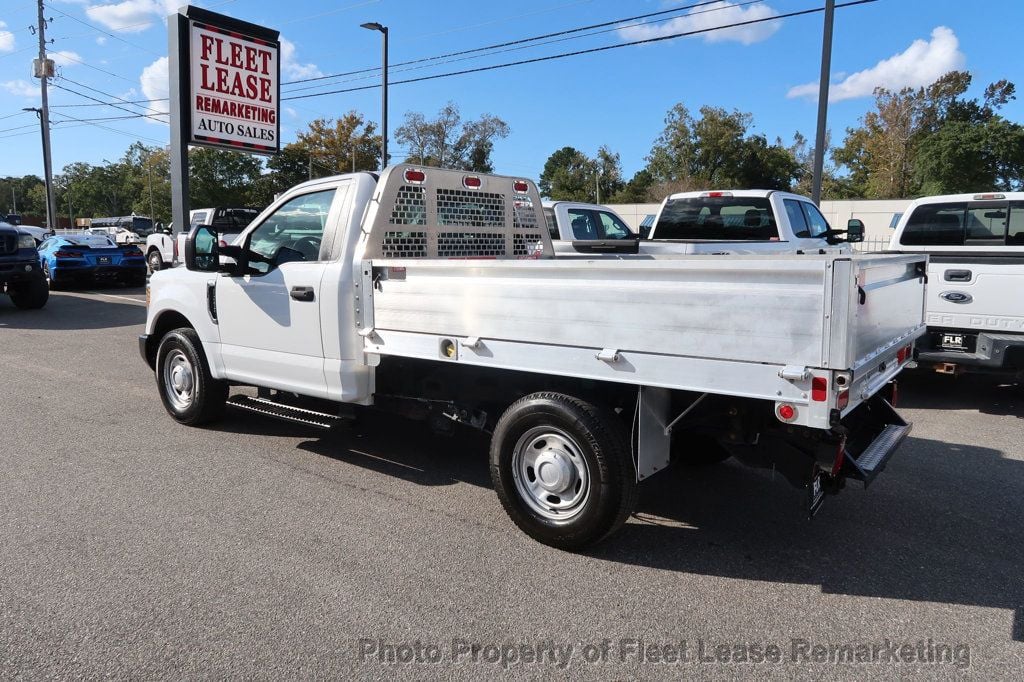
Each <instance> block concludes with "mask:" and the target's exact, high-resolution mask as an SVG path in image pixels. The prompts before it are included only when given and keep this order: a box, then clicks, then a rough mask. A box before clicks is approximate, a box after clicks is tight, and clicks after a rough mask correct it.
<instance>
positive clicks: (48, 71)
mask: <svg viewBox="0 0 1024 682" xmlns="http://www.w3.org/2000/svg"><path fill="white" fill-rule="evenodd" d="M37 4H38V9H39V16H38V21H37V24H36V35H37V36H39V60H38V61H37V62H36V64H35V65H34V66H35V69H34V70H35V75H36V76H37V77H38V78H39V86H40V88H39V89H40V95H41V96H42V108H41V109H40V111H39V125H40V126H41V127H42V131H43V173H44V174H45V176H46V227H47V229H50V230H52V229H54V227H55V226H56V223H57V205H56V203H55V202H54V196H53V168H52V166H51V165H50V104H49V101H48V99H47V93H46V86H47V84H48V82H49V79H50V78H51V77H53V60H51V59H47V58H46V17H45V16H43V10H44V7H43V0H37Z"/></svg>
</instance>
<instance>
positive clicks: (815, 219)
mask: <svg viewBox="0 0 1024 682" xmlns="http://www.w3.org/2000/svg"><path fill="white" fill-rule="evenodd" d="M800 205H801V206H803V209H804V213H806V214H807V226H808V227H809V228H810V233H811V236H812V237H820V236H821V235H823V234H825V233H826V232H828V230H829V227H828V221H827V220H825V216H823V215H821V211H819V210H818V207H817V206H815V205H814V204H809V203H807V202H806V201H801V202H800Z"/></svg>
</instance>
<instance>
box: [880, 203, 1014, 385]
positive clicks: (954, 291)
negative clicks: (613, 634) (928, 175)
mask: <svg viewBox="0 0 1024 682" xmlns="http://www.w3.org/2000/svg"><path fill="white" fill-rule="evenodd" d="M889 250H890V251H895V252H902V253H915V254H927V255H928V256H929V265H928V287H927V299H926V310H927V312H926V316H925V318H926V322H927V325H928V334H927V335H926V336H925V337H923V338H922V339H921V340H920V342H919V343H918V350H919V357H918V361H919V363H920V364H921V365H922V366H924V367H927V368H931V369H934V370H936V371H938V372H941V373H945V374H960V373H964V372H983V373H995V374H1003V375H1008V376H1011V377H1017V378H1018V379H1019V378H1020V377H1022V376H1024V297H1022V296H1021V292H1022V291H1024V192H990V193H981V194H952V195H943V196H932V197H924V198H921V199H918V200H916V201H914V202H913V203H912V204H911V205H910V207H909V208H908V209H907V210H906V212H905V213H904V214H903V215H902V216H901V218H900V220H899V222H898V223H897V225H896V232H895V233H894V234H893V236H892V240H891V241H890V243H889Z"/></svg>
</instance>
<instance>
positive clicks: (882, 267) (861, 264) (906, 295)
mask: <svg viewBox="0 0 1024 682" xmlns="http://www.w3.org/2000/svg"><path fill="white" fill-rule="evenodd" d="M927 264H928V257H927V256H925V255H921V254H913V255H890V254H880V255H873V256H872V255H864V256H859V255H857V256H853V257H851V258H850V259H840V260H836V261H835V272H834V275H833V290H832V316H831V323H830V329H829V344H830V346H829V349H828V352H827V354H826V357H827V359H828V361H829V365H828V367H829V368H830V369H836V370H844V371H852V372H853V374H854V379H855V381H856V380H857V379H859V378H863V376H864V375H865V374H867V373H869V372H876V371H877V370H878V369H879V367H880V365H882V364H883V363H885V361H886V360H887V358H888V356H889V355H892V356H893V357H895V355H896V352H897V350H898V349H899V348H901V347H903V346H905V345H906V344H908V343H911V342H913V340H914V339H916V338H918V337H919V336H921V335H922V334H924V332H925V319H924V318H925V315H924V312H925V282H926V279H927V278H926V277H925V273H926V271H927ZM883 369H884V368H883Z"/></svg>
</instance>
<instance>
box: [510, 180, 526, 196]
mask: <svg viewBox="0 0 1024 682" xmlns="http://www.w3.org/2000/svg"><path fill="white" fill-rule="evenodd" d="M512 191H513V192H515V193H516V194H526V193H527V192H529V191H530V185H529V183H528V182H526V180H516V181H515V182H513V183H512Z"/></svg>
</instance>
